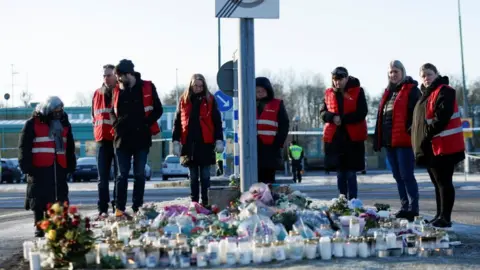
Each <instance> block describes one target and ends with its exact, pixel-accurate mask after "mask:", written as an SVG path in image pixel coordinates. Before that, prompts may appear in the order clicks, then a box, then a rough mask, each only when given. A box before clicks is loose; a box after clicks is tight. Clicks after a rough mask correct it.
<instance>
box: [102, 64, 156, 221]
mask: <svg viewBox="0 0 480 270" xmlns="http://www.w3.org/2000/svg"><path fill="white" fill-rule="evenodd" d="M114 73H115V76H116V77H117V81H118V84H117V85H116V86H115V88H114V89H113V113H112V114H111V117H112V120H113V129H112V130H113V133H114V139H113V142H114V147H115V154H116V158H117V163H118V167H119V174H118V176H117V179H116V189H117V190H116V191H117V195H116V203H115V204H116V210H115V215H116V216H123V215H125V206H126V202H127V190H128V174H129V171H130V167H131V165H132V159H133V174H134V178H135V182H134V184H133V196H132V210H133V212H134V213H136V212H137V211H138V210H139V209H140V207H142V205H143V196H144V193H145V165H146V164H147V157H148V153H149V151H150V147H151V146H152V135H156V134H158V133H160V127H159V125H158V123H157V120H158V119H159V118H160V117H161V116H162V114H163V107H162V103H161V102H160V99H159V98H158V93H157V89H156V88H155V85H154V84H153V83H152V82H151V81H146V80H143V79H142V78H141V75H140V73H138V72H136V71H135V70H134V65H133V63H132V61H130V60H127V59H123V60H121V61H120V62H119V63H118V65H117V66H115V70H114Z"/></svg>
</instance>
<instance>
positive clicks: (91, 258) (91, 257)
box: [85, 249, 97, 265]
mask: <svg viewBox="0 0 480 270" xmlns="http://www.w3.org/2000/svg"><path fill="white" fill-rule="evenodd" d="M96 258H97V252H95V250H93V249H92V250H90V251H89V252H88V253H86V254H85V261H86V263H87V265H92V264H94V263H95V262H96Z"/></svg>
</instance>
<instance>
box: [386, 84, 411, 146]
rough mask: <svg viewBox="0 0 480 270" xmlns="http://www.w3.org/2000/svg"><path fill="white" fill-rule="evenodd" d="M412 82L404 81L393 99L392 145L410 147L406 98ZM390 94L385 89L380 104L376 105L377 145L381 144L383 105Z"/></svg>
mask: <svg viewBox="0 0 480 270" xmlns="http://www.w3.org/2000/svg"><path fill="white" fill-rule="evenodd" d="M414 88H415V85H414V84H408V83H405V84H403V85H402V88H401V89H400V91H399V93H398V95H397V97H396V98H395V101H394V102H393V112H392V114H393V116H392V138H391V139H392V147H412V139H411V137H410V134H408V132H407V128H406V127H407V115H408V98H409V96H410V93H411V92H412V89H414ZM389 95H390V90H388V89H385V92H384V93H383V97H382V100H381V101H380V106H378V115H377V118H378V137H377V138H378V143H379V144H378V145H382V135H383V134H382V120H383V107H384V106H385V102H387V98H388V96H389Z"/></svg>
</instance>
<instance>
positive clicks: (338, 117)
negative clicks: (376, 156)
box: [320, 67, 368, 200]
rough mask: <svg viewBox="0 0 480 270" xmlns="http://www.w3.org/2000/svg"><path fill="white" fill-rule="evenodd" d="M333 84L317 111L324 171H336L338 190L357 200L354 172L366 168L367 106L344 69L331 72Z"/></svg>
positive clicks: (360, 88) (356, 83)
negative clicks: (323, 152)
mask: <svg viewBox="0 0 480 270" xmlns="http://www.w3.org/2000/svg"><path fill="white" fill-rule="evenodd" d="M332 84H333V87H331V88H328V89H327V90H325V98H324V101H323V104H322V107H321V109H320V117H321V119H322V121H323V122H324V123H325V124H324V126H323V141H324V151H325V169H326V170H327V171H337V185H338V190H339V192H340V194H343V195H345V196H346V197H347V198H348V199H349V200H350V199H354V198H357V190H358V189H357V172H358V171H363V170H364V169H365V145H364V142H365V140H366V139H367V122H366V117H367V113H368V107H367V101H366V99H365V92H364V91H363V88H362V87H361V86H360V81H359V80H358V79H357V78H355V77H352V76H349V75H348V71H347V69H346V68H344V67H337V68H335V69H334V70H333V72H332Z"/></svg>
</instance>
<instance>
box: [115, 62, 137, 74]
mask: <svg viewBox="0 0 480 270" xmlns="http://www.w3.org/2000/svg"><path fill="white" fill-rule="evenodd" d="M134 67H135V65H134V64H133V62H132V61H130V60H128V59H122V60H120V62H119V63H118V64H117V65H116V66H115V73H116V74H127V73H130V74H133V73H134V72H135V71H134V69H133V68H134Z"/></svg>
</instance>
